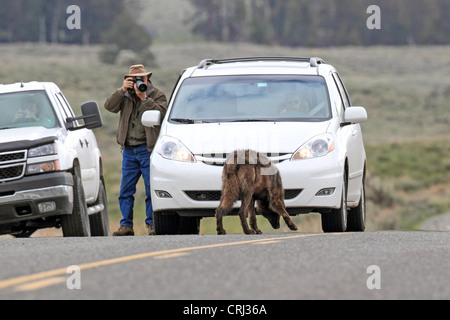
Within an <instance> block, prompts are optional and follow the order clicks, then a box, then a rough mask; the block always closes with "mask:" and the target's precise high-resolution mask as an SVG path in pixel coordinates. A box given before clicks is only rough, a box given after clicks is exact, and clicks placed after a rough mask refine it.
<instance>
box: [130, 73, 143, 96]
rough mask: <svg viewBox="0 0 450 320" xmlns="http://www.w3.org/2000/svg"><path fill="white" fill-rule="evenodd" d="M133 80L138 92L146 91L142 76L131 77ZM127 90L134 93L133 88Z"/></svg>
mask: <svg viewBox="0 0 450 320" xmlns="http://www.w3.org/2000/svg"><path fill="white" fill-rule="evenodd" d="M133 82H134V83H135V84H136V87H137V88H138V90H139V91H140V92H146V91H147V85H146V84H145V82H144V78H143V77H135V78H133ZM128 92H129V93H130V94H134V93H135V91H134V89H128Z"/></svg>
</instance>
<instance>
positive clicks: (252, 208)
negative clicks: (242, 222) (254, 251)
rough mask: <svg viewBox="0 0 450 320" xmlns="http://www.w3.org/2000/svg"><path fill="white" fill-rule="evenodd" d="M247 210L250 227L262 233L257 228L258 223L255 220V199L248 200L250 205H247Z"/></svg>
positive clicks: (257, 232)
mask: <svg viewBox="0 0 450 320" xmlns="http://www.w3.org/2000/svg"><path fill="white" fill-rule="evenodd" d="M247 212H248V216H249V221H250V228H252V230H253V231H255V232H256V234H262V232H261V230H259V229H258V224H257V220H256V210H255V199H252V201H250V205H249V206H248V207H247Z"/></svg>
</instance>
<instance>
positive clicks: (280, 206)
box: [270, 199, 298, 231]
mask: <svg viewBox="0 0 450 320" xmlns="http://www.w3.org/2000/svg"><path fill="white" fill-rule="evenodd" d="M270 209H272V210H273V211H275V212H276V213H278V214H279V215H280V216H282V217H283V219H284V222H286V224H287V226H288V227H289V229H291V230H292V231H296V230H298V227H297V225H296V224H295V223H294V221H292V219H291V217H290V216H289V213H287V211H286V208H285V206H284V203H283V200H282V199H274V200H272V201H271V203H270Z"/></svg>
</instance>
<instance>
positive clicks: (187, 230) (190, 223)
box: [179, 217, 200, 234]
mask: <svg viewBox="0 0 450 320" xmlns="http://www.w3.org/2000/svg"><path fill="white" fill-rule="evenodd" d="M179 230H180V234H199V233H200V218H197V217H180V227H179Z"/></svg>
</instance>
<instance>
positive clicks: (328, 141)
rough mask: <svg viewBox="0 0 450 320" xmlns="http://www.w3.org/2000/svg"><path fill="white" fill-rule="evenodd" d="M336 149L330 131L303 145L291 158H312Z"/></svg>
mask: <svg viewBox="0 0 450 320" xmlns="http://www.w3.org/2000/svg"><path fill="white" fill-rule="evenodd" d="M333 150H334V139H333V136H332V135H331V134H330V133H325V134H321V135H319V136H316V137H314V138H312V139H310V140H309V141H308V142H306V143H305V144H304V145H302V146H301V147H300V148H299V149H298V150H297V151H296V152H295V153H294V154H293V156H292V158H291V160H303V159H312V158H318V157H323V156H326V155H327V154H328V153H330V152H331V151H333Z"/></svg>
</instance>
